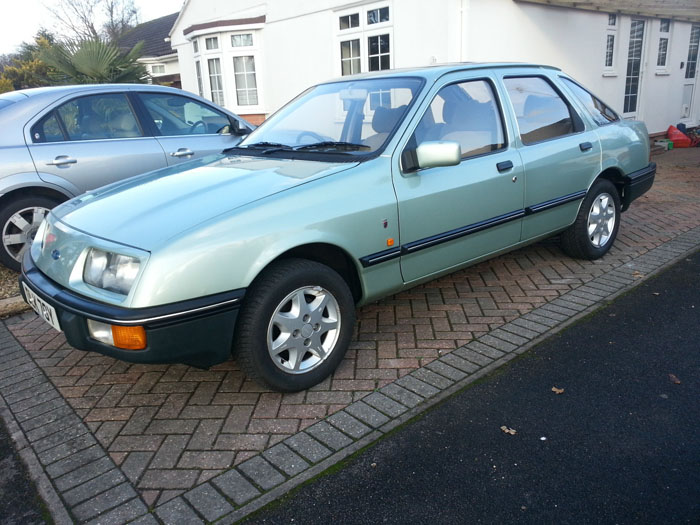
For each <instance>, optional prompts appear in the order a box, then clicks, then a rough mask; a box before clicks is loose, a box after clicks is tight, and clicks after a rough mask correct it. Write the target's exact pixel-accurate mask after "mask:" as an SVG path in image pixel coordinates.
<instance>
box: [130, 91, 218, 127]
mask: <svg viewBox="0 0 700 525" xmlns="http://www.w3.org/2000/svg"><path fill="white" fill-rule="evenodd" d="M139 97H140V98H141V100H142V101H143V104H144V106H146V110H147V111H148V114H149V115H150V116H151V118H152V119H153V122H154V124H155V125H156V127H157V128H158V131H159V132H160V134H161V135H163V136H176V135H191V134H199V133H209V134H214V133H220V132H223V131H224V130H225V128H226V126H228V125H229V120H228V117H227V116H226V115H225V114H223V113H220V112H218V111H215V110H214V109H213V108H210V107H209V106H206V105H204V104H201V103H200V102H197V101H196V100H192V99H190V98H188V97H182V96H179V95H162V94H153V93H141V94H139Z"/></svg>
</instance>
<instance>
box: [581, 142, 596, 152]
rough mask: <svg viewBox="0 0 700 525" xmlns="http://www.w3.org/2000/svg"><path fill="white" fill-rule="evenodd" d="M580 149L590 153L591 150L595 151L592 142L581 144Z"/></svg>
mask: <svg viewBox="0 0 700 525" xmlns="http://www.w3.org/2000/svg"><path fill="white" fill-rule="evenodd" d="M578 147H579V148H581V151H588V150H589V149H593V144H591V143H590V142H581V144H579V145H578Z"/></svg>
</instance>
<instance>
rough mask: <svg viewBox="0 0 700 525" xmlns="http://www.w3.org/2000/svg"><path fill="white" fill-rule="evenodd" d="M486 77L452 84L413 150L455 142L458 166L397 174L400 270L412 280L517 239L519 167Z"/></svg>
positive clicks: (426, 117)
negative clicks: (459, 157) (431, 143)
mask: <svg viewBox="0 0 700 525" xmlns="http://www.w3.org/2000/svg"><path fill="white" fill-rule="evenodd" d="M503 122H504V119H503V117H502V110H501V106H500V104H499V103H498V99H497V96H496V91H495V89H494V87H493V82H492V80H491V79H489V78H474V79H469V78H463V79H459V78H454V79H453V80H452V81H446V83H445V84H443V86H442V87H441V88H440V89H439V91H437V93H436V94H435V96H434V98H433V99H432V102H431V103H430V106H428V107H427V109H426V110H425V113H424V114H423V116H422V118H421V120H420V122H419V123H418V125H417V126H416V128H415V131H414V133H413V136H412V138H411V140H409V142H408V144H409V145H410V146H407V147H412V145H414V144H415V145H420V144H421V143H423V142H428V141H454V142H458V143H459V144H460V147H461V152H462V160H461V162H460V163H459V164H458V165H456V166H449V167H439V168H431V169H424V170H418V171H415V172H412V173H404V172H401V173H396V174H395V175H394V177H393V180H394V187H395V190H396V195H397V198H398V203H399V222H400V235H401V272H402V274H403V278H404V281H405V282H411V281H415V280H418V279H421V278H424V277H427V276H431V275H434V274H437V273H440V272H443V271H445V270H447V269H451V268H454V267H456V266H459V265H462V264H464V263H466V262H468V261H472V260H474V259H477V258H479V257H482V256H485V255H488V254H492V253H494V252H497V251H499V250H501V249H503V248H505V247H507V246H510V245H513V244H516V243H517V242H518V241H519V240H520V227H521V218H522V215H523V211H522V208H523V183H522V177H521V175H522V164H521V162H520V158H519V156H518V153H517V151H515V150H514V149H512V148H511V147H510V146H509V144H508V143H507V140H506V132H505V130H504V129H503Z"/></svg>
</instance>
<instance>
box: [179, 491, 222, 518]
mask: <svg viewBox="0 0 700 525" xmlns="http://www.w3.org/2000/svg"><path fill="white" fill-rule="evenodd" d="M183 497H184V498H185V499H186V500H187V501H188V502H189V504H190V505H192V507H194V509H195V510H196V511H197V512H199V514H201V515H202V516H204V519H205V520H207V521H215V520H217V519H219V518H220V517H221V516H224V515H226V514H228V513H230V512H232V511H233V506H232V505H231V504H230V503H229V502H228V501H226V498H224V497H223V496H222V495H221V494H220V493H219V492H218V491H217V490H216V489H215V488H214V486H213V485H212V484H210V483H204V484H203V485H200V486H198V487H196V488H194V489H192V490H190V491H189V492H185V493H184V494H183Z"/></svg>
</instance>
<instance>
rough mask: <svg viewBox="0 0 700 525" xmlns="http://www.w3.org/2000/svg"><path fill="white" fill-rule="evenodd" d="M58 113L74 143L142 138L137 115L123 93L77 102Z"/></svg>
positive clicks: (88, 98)
mask: <svg viewBox="0 0 700 525" xmlns="http://www.w3.org/2000/svg"><path fill="white" fill-rule="evenodd" d="M56 112H57V113H58V115H59V116H60V118H61V121H62V122H63V126H64V128H65V130H66V133H67V134H68V140H71V141H73V140H99V139H118V138H134V137H142V136H143V133H142V131H141V128H140V127H139V124H138V121H137V119H136V115H135V114H134V112H133V110H132V109H131V105H130V104H129V101H128V100H127V98H126V96H125V95H124V94H122V93H108V94H102V95H90V96H87V97H80V98H76V99H73V100H71V101H70V102H66V103H65V104H63V105H62V106H59V107H58V109H57V110H56Z"/></svg>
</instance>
